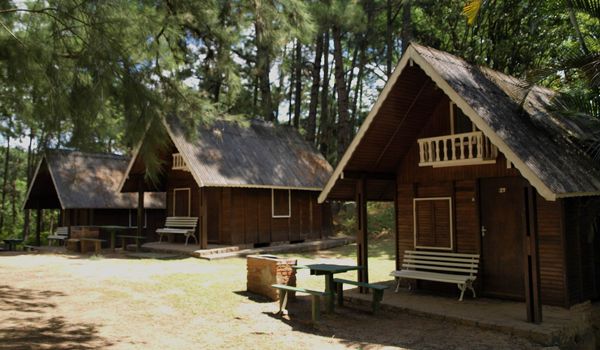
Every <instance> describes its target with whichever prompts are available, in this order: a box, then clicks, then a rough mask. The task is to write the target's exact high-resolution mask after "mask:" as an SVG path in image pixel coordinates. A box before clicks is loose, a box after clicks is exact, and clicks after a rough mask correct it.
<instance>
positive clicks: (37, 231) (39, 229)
mask: <svg viewBox="0 0 600 350" xmlns="http://www.w3.org/2000/svg"><path fill="white" fill-rule="evenodd" d="M43 213H44V211H43V210H42V209H41V208H38V209H37V218H36V220H37V221H36V225H35V245H36V246H38V247H39V246H41V245H42V239H41V233H42V215H43Z"/></svg>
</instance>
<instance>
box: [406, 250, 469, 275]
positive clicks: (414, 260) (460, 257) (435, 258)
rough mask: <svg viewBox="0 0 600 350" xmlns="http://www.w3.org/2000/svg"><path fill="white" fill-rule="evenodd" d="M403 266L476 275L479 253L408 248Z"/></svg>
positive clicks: (411, 268) (428, 270) (420, 269)
mask: <svg viewBox="0 0 600 350" xmlns="http://www.w3.org/2000/svg"><path fill="white" fill-rule="evenodd" d="M402 268H403V269H406V270H417V271H426V272H439V273H447V274H455V275H469V276H475V275H476V274H477V269H478V268H479V254H463V253H447V252H435V251H422V250H407V251H405V252H404V259H403V260H402Z"/></svg>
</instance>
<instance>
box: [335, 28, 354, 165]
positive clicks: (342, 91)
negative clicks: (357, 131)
mask: <svg viewBox="0 0 600 350" xmlns="http://www.w3.org/2000/svg"><path fill="white" fill-rule="evenodd" d="M332 34H333V59H334V62H335V84H336V86H337V95H338V98H337V105H338V133H337V156H338V160H339V159H341V157H342V155H343V154H344V152H345V151H346V147H347V146H348V141H349V139H350V128H349V125H348V123H349V121H350V115H349V112H348V107H349V103H348V90H346V81H345V79H344V78H345V77H344V61H343V60H344V56H343V55H342V31H341V30H340V28H339V27H338V26H337V25H334V26H333V29H332Z"/></svg>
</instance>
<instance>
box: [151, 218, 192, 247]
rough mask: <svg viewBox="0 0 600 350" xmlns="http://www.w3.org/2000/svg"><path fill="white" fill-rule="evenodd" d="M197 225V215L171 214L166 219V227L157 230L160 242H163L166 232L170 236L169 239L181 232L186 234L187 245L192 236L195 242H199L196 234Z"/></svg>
mask: <svg viewBox="0 0 600 350" xmlns="http://www.w3.org/2000/svg"><path fill="white" fill-rule="evenodd" d="M197 225H198V218H197V217H192V216H189V217H188V216H169V217H167V219H166V220H165V227H164V228H159V229H157V230H156V233H158V234H159V238H158V242H162V237H163V235H164V234H166V235H168V236H169V240H171V236H172V235H174V234H181V235H184V236H185V245H187V244H188V239H189V238H190V237H192V238H194V242H196V244H198V239H197V238H196V235H195V232H196V226H197Z"/></svg>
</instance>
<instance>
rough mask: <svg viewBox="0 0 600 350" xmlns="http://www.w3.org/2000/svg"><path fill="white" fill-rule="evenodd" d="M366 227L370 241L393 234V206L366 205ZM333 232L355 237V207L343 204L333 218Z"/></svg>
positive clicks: (373, 203) (351, 204)
mask: <svg viewBox="0 0 600 350" xmlns="http://www.w3.org/2000/svg"><path fill="white" fill-rule="evenodd" d="M367 215H368V219H367V226H368V231H369V237H370V238H371V239H375V240H378V239H381V238H389V237H390V236H393V235H394V232H395V227H396V226H395V225H396V224H395V219H394V204H393V203H388V202H369V203H367ZM333 221H334V230H335V232H336V233H341V234H344V235H348V236H355V235H356V205H355V204H354V203H346V204H343V205H342V206H341V207H340V208H339V211H338V212H337V214H336V215H335V216H334V219H333Z"/></svg>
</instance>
